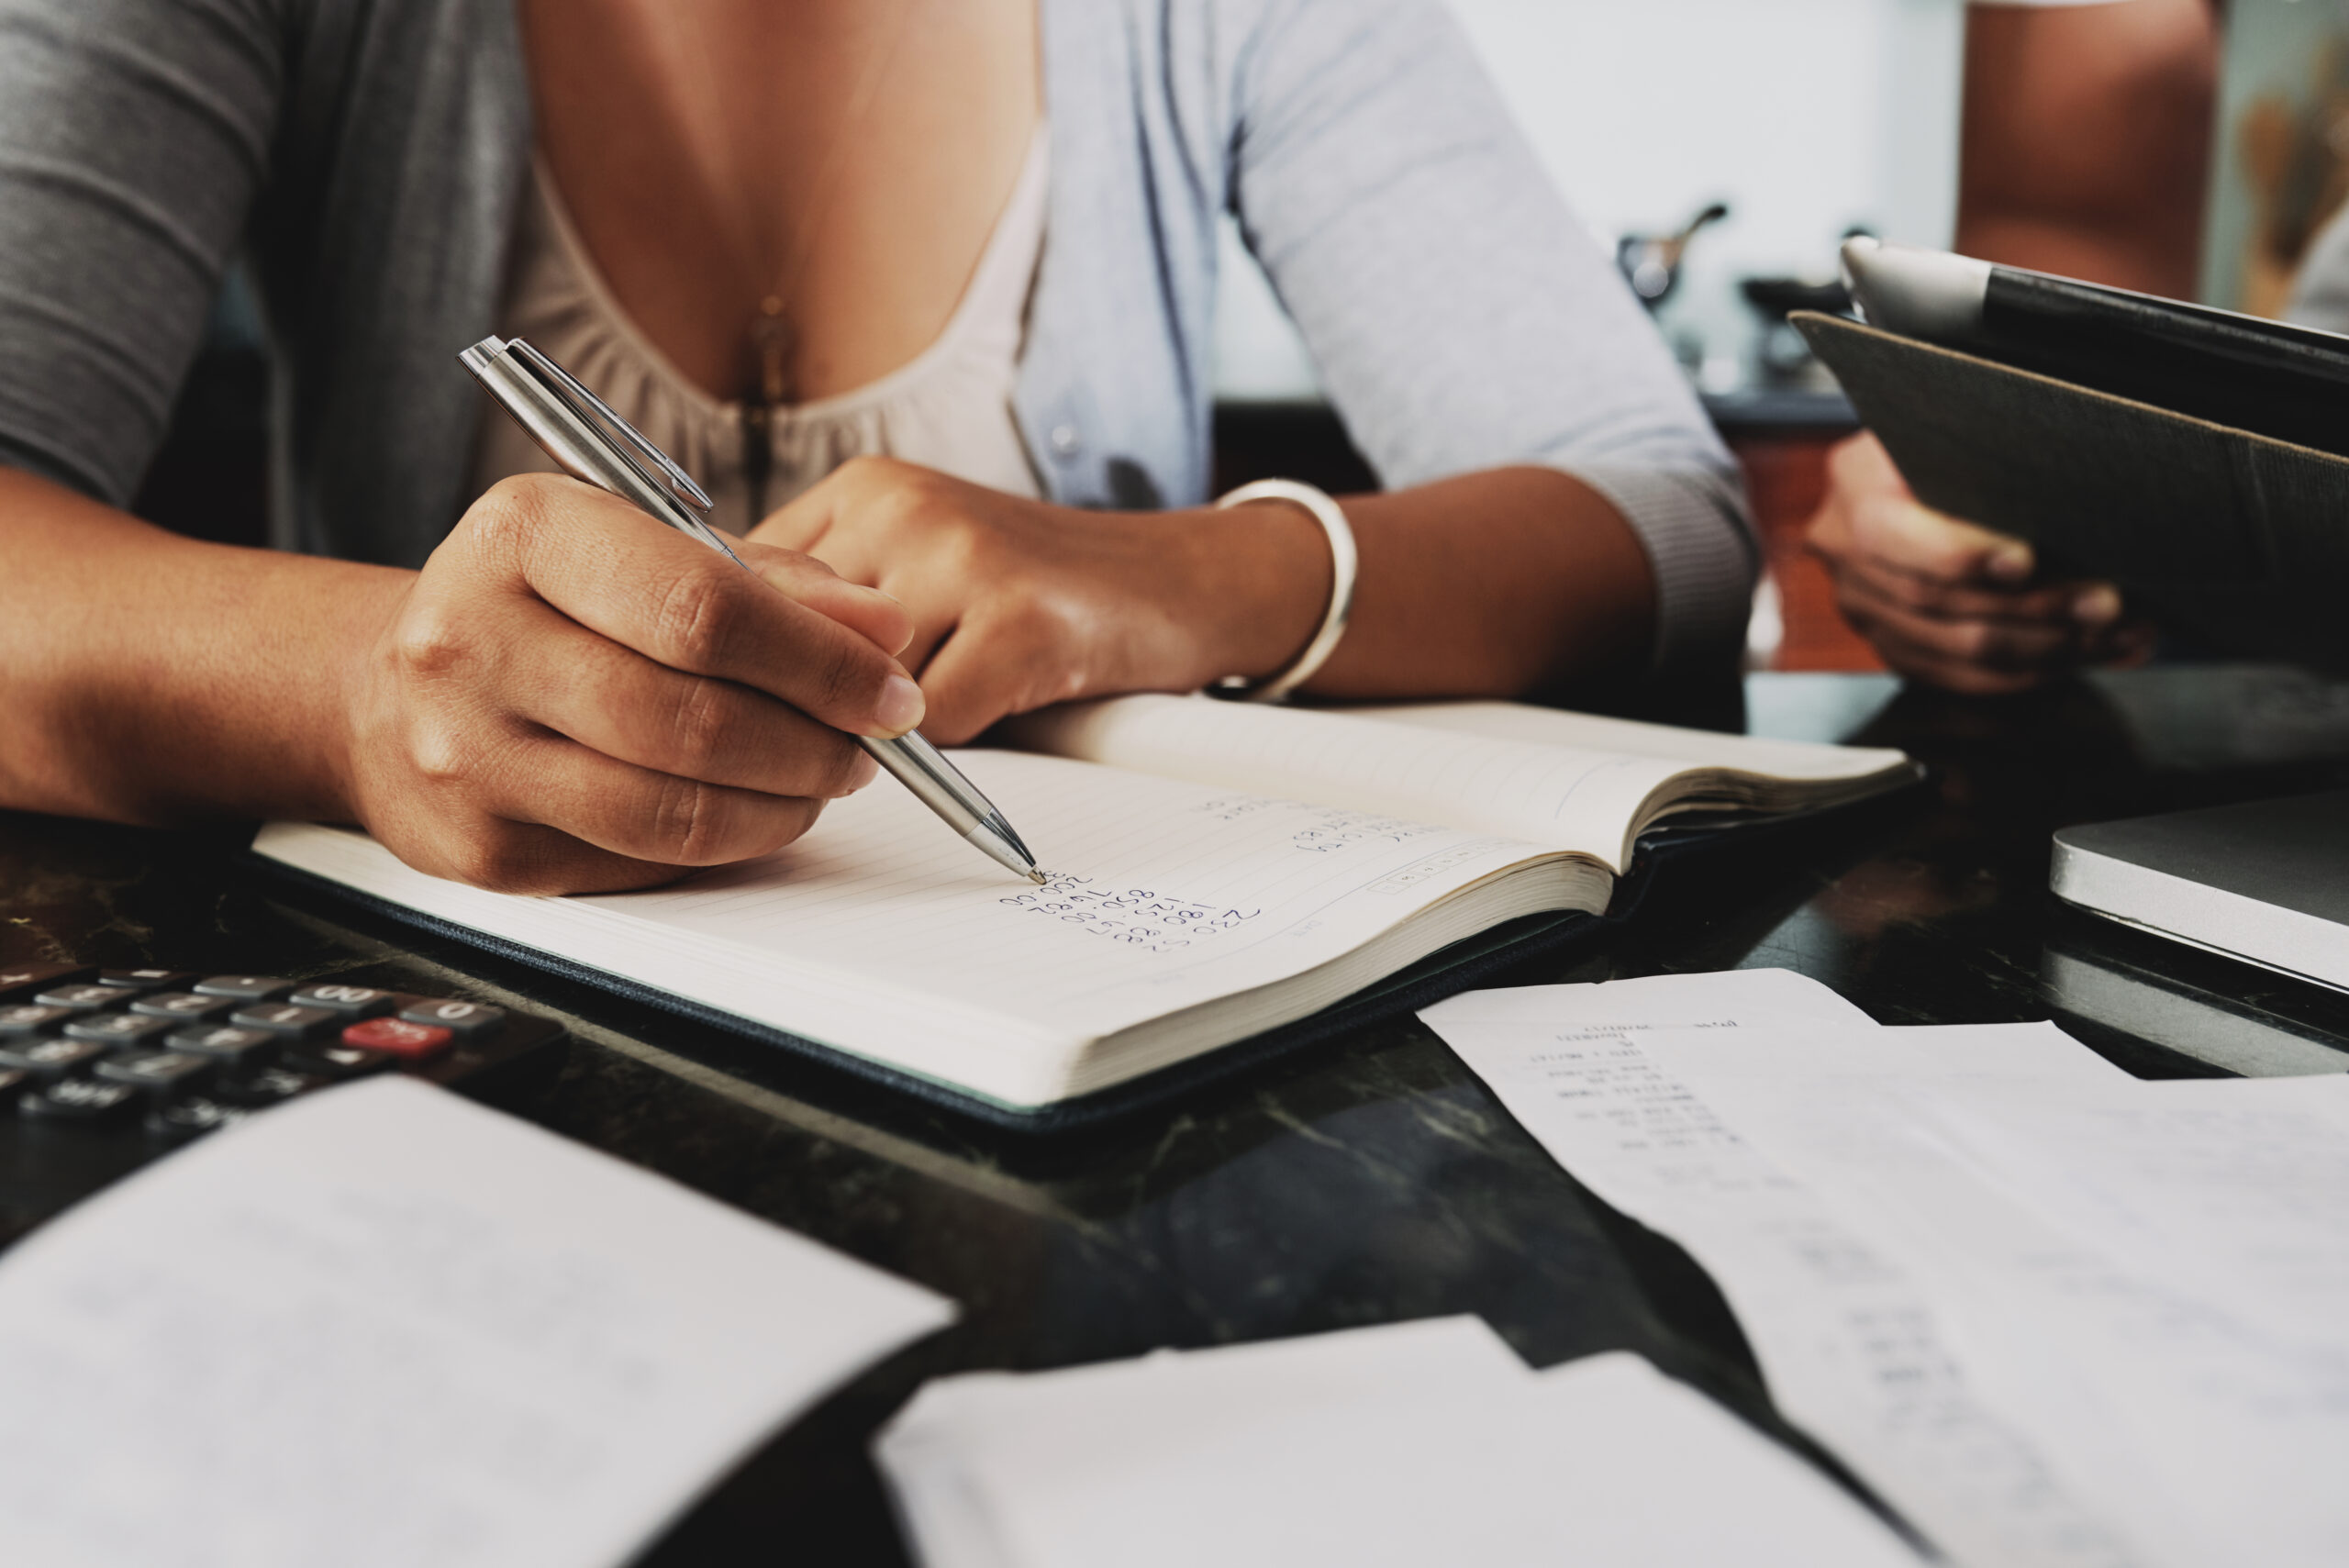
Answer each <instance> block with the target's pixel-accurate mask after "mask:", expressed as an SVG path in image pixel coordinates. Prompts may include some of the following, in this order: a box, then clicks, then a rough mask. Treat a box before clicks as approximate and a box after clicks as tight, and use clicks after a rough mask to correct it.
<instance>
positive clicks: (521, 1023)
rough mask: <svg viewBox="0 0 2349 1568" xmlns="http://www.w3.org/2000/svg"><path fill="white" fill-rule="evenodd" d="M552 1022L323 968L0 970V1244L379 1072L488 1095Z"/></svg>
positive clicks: (529, 1059)
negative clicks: (136, 1176)
mask: <svg viewBox="0 0 2349 1568" xmlns="http://www.w3.org/2000/svg"><path fill="white" fill-rule="evenodd" d="M564 1042H565V1037H564V1034H563V1030H562V1026H561V1025H560V1024H558V1023H556V1022H555V1021H554V1020H553V1019H551V1018H540V1017H537V1016H535V1015H533V1014H529V1013H525V1012H522V1011H520V1010H518V1009H516V1008H512V1007H505V1006H491V1005H489V1004H488V1003H486V1002H478V1001H473V1000H469V999H467V998H464V997H462V996H429V995H416V994H414V993H410V992H402V991H389V990H381V989H378V988H376V987H373V986H368V985H354V984H344V983H341V982H340V981H335V980H323V981H314V982H300V981H294V980H288V979H285V978H284V977H283V976H280V975H274V974H205V973H198V972H195V971H179V970H169V969H96V968H83V967H81V966H77V965H73V964H62V963H57V964H17V965H8V966H0V1246H6V1244H7V1243H8V1242H11V1241H13V1240H16V1239H17V1237H18V1236H21V1235H22V1234H23V1233H24V1232H25V1231H27V1230H28V1229H31V1228H32V1227H33V1226H35V1225H38V1224H39V1223H40V1222H41V1221H42V1220H43V1219H46V1218H49V1217H50V1215H52V1214H54V1213H55V1212H57V1211H58V1210H59V1209H61V1208H63V1207H66V1206H67V1205H68V1204H71V1203H72V1202H74V1201H75V1200H77V1199H79V1198H81V1197H83V1196H86V1195H88V1194H90V1193H92V1192H95V1191H96V1190H97V1189H98V1188H99V1187H102V1186H104V1185H106V1184H107V1183H108V1182H111V1181H113V1180H115V1179H116V1178H117V1177H119V1176H122V1175H125V1174H127V1173H129V1172H130V1171H132V1170H135V1169H137V1168H138V1167H139V1166H140V1165H143V1164H145V1163H147V1162H149V1161H150V1160H153V1159H156V1158H158V1157H160V1156H161V1155H163V1154H165V1153H168V1152H170V1151H172V1150H173V1149H175V1148H178V1147H180V1146H181V1145H183V1144H185V1143H188V1142H190V1141H192V1140H195V1139H199V1138H202V1137H204V1136H206V1134H208V1133H213V1132H217V1131H218V1130H220V1129H222V1128H225V1127H228V1126H231V1125H233V1124H235V1123H236V1122H239V1121H241V1120H242V1119H244V1118H246V1117H249V1116H252V1115H255V1114H257V1113H259V1112H261V1111H265V1110H267V1109H268V1108H269V1107H270V1106H275V1105H280V1104H283V1103H284V1101H287V1100H290V1099H295V1098H296V1097H298V1096H300V1095H306V1094H310V1093H313V1092H315V1091H317V1090H318V1089H323V1088H326V1087H328V1085H331V1084H345V1083H350V1082H351V1081H353V1080H355V1079H359V1078H365V1077H370V1076H373V1074H375V1073H408V1074H410V1075H412V1076H415V1077H418V1078H423V1079H427V1080H429V1081H430V1082H433V1083H436V1084H445V1085H447V1086H449V1087H451V1088H454V1089H458V1090H461V1091H463V1092H466V1093H475V1094H478V1093H482V1092H484V1091H487V1090H490V1089H492V1088H494V1087H496V1086H499V1085H503V1084H507V1083H510V1082H512V1081H514V1080H516V1079H517V1078H519V1077H521V1076H523V1075H524V1074H525V1073H526V1070H528V1069H529V1068H531V1067H534V1066H535V1067H539V1068H543V1069H546V1070H549V1071H551V1069H552V1067H553V1066H554V1065H555V1064H556V1063H557V1062H558V1061H559V1059H560V1055H561V1051H562V1046H563V1044H564Z"/></svg>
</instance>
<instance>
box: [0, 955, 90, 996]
mask: <svg viewBox="0 0 2349 1568" xmlns="http://www.w3.org/2000/svg"><path fill="white" fill-rule="evenodd" d="M88 973H90V971H89V969H88V968H87V967H86V966H84V965H83V964H78V963H7V964H0V1001H14V1000H15V999H16V998H17V995H18V994H20V993H23V994H30V993H32V992H35V991H39V990H43V989H45V988H47V987H49V986H51V985H61V984H64V983H65V982H67V981H69V980H79V979H81V978H82V977H83V976H84V975H86V974H88Z"/></svg>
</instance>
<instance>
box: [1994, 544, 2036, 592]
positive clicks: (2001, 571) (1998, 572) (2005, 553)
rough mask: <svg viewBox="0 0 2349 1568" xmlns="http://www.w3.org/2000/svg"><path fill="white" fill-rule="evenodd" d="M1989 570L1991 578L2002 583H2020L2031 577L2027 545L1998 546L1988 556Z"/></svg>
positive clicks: (2029, 551) (2029, 549)
mask: <svg viewBox="0 0 2349 1568" xmlns="http://www.w3.org/2000/svg"><path fill="white" fill-rule="evenodd" d="M1989 569H1990V575H1991V576H1993V577H1996V578H1998V579H2000V580H2001V581H2003V582H2008V583H2020V582H2021V581H2022V580H2023V579H2024V578H2026V577H2028V576H2030V575H2031V547H2030V546H2029V545H2027V544H2009V545H2002V546H2000V547H1999V548H1998V550H1993V551H1992V552H1991V554H1990V560H1989Z"/></svg>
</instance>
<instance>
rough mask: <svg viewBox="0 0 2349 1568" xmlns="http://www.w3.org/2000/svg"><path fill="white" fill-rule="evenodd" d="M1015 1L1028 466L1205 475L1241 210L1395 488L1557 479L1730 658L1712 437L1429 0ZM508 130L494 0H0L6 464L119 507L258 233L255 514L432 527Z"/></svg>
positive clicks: (1730, 618)
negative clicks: (1039, 85)
mask: <svg viewBox="0 0 2349 1568" xmlns="http://www.w3.org/2000/svg"><path fill="white" fill-rule="evenodd" d="M1041 6H1042V12H1041V20H1042V37H1043V56H1044V58H1043V79H1044V90H1045V98H1046V104H1047V112H1048V117H1049V122H1050V127H1051V136H1052V196H1051V210H1050V217H1049V219H1048V228H1047V238H1046V241H1045V250H1044V254H1043V258H1042V261H1041V264H1040V271H1039V273H1038V278H1037V283H1036V288H1035V293H1034V296H1033V299H1032V302H1031V306H1030V323H1029V335H1028V339H1027V346H1026V350H1025V352H1024V355H1023V358H1022V361H1021V364H1020V371H1019V385H1018V390H1017V395H1016V402H1017V412H1018V415H1019V424H1020V428H1021V430H1022V432H1023V435H1024V437H1025V439H1026V440H1027V441H1028V444H1029V447H1030V452H1031V454H1032V456H1033V457H1034V459H1035V462H1036V464H1037V468H1038V471H1039V472H1040V473H1041V475H1042V476H1043V480H1044V484H1045V488H1046V490H1047V492H1048V493H1049V494H1050V495H1052V497H1053V498H1055V499H1057V500H1061V501H1063V502H1068V503H1072V504H1076V505H1084V506H1119V507H1155V506H1186V505H1194V504H1197V502H1199V501H1201V500H1202V499H1204V498H1205V495H1206V491H1207V488H1208V472H1209V457H1210V453H1209V450H1208V447H1209V430H1208V412H1209V390H1210V387H1209V383H1210V373H1211V367H1210V362H1209V361H1210V351H1211V344H1210V318H1211V313H1212V307H1213V301H1214V295H1215V284H1216V224H1217V218H1218V215H1219V214H1220V213H1222V212H1224V211H1226V210H1230V211H1231V212H1233V213H1235V214H1237V216H1238V217H1239V219H1240V222H1241V231H1242V233H1243V234H1244V236H1245V238H1246V239H1247V241H1248V243H1249V245H1250V246H1251V248H1252V250H1253V251H1254V253H1255V255H1256V257H1257V258H1258V260H1259V261H1261V262H1262V263H1263V264H1264V269H1265V271H1266V272H1267V274H1268V275H1269V276H1270V277H1271V279H1272V281H1273V284H1274V285H1275V288H1276V289H1277V291H1278V292H1279V295H1280V297H1281V299H1282V301H1283V303H1284V304H1285V305H1286V306H1287V308H1288V310H1289V312H1290V313H1291V315H1292V316H1294V317H1295V318H1296V320H1297V325H1298V327H1299V328H1301V330H1302V332H1303V334H1304V337H1305V339H1306V342H1307V343H1308V346H1309V347H1310V349H1311V350H1312V352H1313V355H1314V358H1315V360H1316V361H1317V362H1318V364H1319V369H1320V372H1321V374H1322V377H1323V380H1324V382H1325V384H1326V385H1327V386H1328V388H1329V391H1330V396H1331V398H1332V400H1333V401H1334V403H1335V405H1336V406H1337V408H1338V410H1339V412H1340V413H1341V416H1342V417H1343V418H1344V420H1345V422H1346V425H1347V428H1348V429H1349V431H1350V432H1351V433H1352V435H1353V439H1354V440H1355V442H1356V443H1357V444H1358V445H1359V446H1360V447H1361V449H1362V450H1363V451H1364V454H1365V455H1366V456H1367V457H1368V458H1369V459H1370V461H1371V462H1372V464H1373V465H1374V467H1375V469H1376V471H1377V473H1378V474H1379V477H1380V479H1381V481H1382V483H1384V484H1387V485H1389V486H1394V487H1399V486H1403V485H1408V484H1418V483H1421V482H1425V481H1428V480H1431V479H1436V478H1439V477H1442V476H1443V475H1447V474H1453V473H1465V472H1469V471H1473V470H1476V469H1482V468H1490V467H1495V466H1498V465H1502V464H1508V463H1540V464H1548V465H1552V466H1554V467H1557V468H1560V469H1563V470H1565V471H1567V472H1569V473H1574V474H1575V475H1577V476H1579V477H1581V478H1582V479H1584V480H1585V481H1586V482H1588V483H1589V484H1592V485H1594V486H1595V487H1597V488H1598V490H1600V491H1601V492H1602V493H1604V494H1605V495H1607V496H1608V497H1609V499H1610V500H1612V501H1613V502H1614V503H1615V505H1616V506H1618V507H1619V508H1620V510H1621V511H1622V513H1623V515H1624V516H1625V517H1627V518H1629V519H1630V521H1631V526H1632V528H1634V529H1635V530H1636V531H1637V533H1638V535H1639V537H1640V539H1642V542H1643V543H1644V545H1645V546H1646V549H1647V551H1648V554H1649V556H1650V558H1651V559H1652V561H1653V565H1654V568H1655V575H1656V579H1657V584H1658V590H1659V595H1660V602H1659V606H1658V607H1659V615H1658V622H1659V629H1658V638H1657V647H1656V666H1655V671H1654V673H1655V674H1656V675H1657V676H1659V677H1663V678H1664V684H1667V685H1677V684H1680V679H1678V678H1686V677H1688V676H1698V678H1699V679H1700V680H1701V678H1702V674H1701V673H1702V672H1706V671H1714V672H1719V671H1724V670H1726V669H1727V668H1728V667H1729V666H1730V664H1731V662H1732V661H1733V659H1734V657H1735V652H1736V650H1737V648H1738V645H1739V643H1740V641H1741V639H1742V629H1743V627H1744V624H1745V612H1746V606H1747V602H1748V594H1749V591H1750V588H1751V584H1752V581H1753V572H1754V567H1755V552H1754V549H1753V542H1752V539H1751V537H1750V535H1749V533H1748V531H1747V528H1746V524H1745V521H1744V517H1743V514H1742V504H1741V497H1740V494H1739V489H1738V486H1737V483H1736V480H1735V478H1734V472H1735V471H1734V469H1733V467H1732V466H1731V463H1730V462H1729V459H1728V457H1727V455H1726V454H1725V453H1724V451H1723V450H1722V449H1721V447H1720V443H1719V442H1718V441H1717V440H1716V439H1714V437H1713V435H1712V433H1711V431H1710V429H1709V428H1708V426H1707V424H1706V422H1705V420H1704V417H1703V416H1702V413H1701V411H1700V410H1699V409H1698V406H1697V404H1696V402H1695V400H1694V398H1693V397H1692V396H1691V395H1690V394H1689V392H1688V390H1687V387H1686V385H1685V384H1683V382H1682V381H1681V378H1680V377H1679V375H1678V373H1676V371H1675V368H1674V367H1673V365H1672V364H1671V362H1670V361H1669V359H1668V358H1667V356H1666V355H1665V353H1664V350H1663V348H1662V346H1661V344H1660V343H1659V342H1658V340H1657V339H1656V336H1655V334H1654V332H1653V330H1652V329H1651V328H1650V327H1649V325H1648V323H1647V321H1646V320H1645V318H1644V317H1643V316H1642V313H1641V312H1640V310H1639V308H1638V306H1636V305H1635V304H1634V302H1633V301H1632V300H1631V296H1630V295H1629V293H1628V291H1626V290H1625V289H1624V288H1623V287H1622V286H1621V285H1620V282H1619V281H1618V280H1617V278H1616V277H1615V275H1614V272H1613V269H1612V268H1611V267H1610V266H1609V263H1608V261H1607V259H1606V257H1605V256H1604V255H1603V254H1602V252H1601V251H1600V250H1599V249H1598V246H1596V245H1595V244H1594V243H1592V241H1591V239H1589V237H1588V236H1587V235H1586V233H1585V232H1584V231H1583V230H1582V229H1581V228H1579V227H1577V225H1576V224H1575V221H1574V219H1573V218H1572V217H1570V216H1569V215H1568V214H1567V212H1566V211H1565V209H1564V206H1563V204H1562V203H1561V202H1560V200H1559V199H1558V197H1557V195H1555V193H1554V191H1553V188H1552V186H1551V183H1550V182H1549V180H1548V179H1547V178H1546V177H1545V175H1544V174H1543V172H1542V170H1541V169H1540V168H1539V166H1538V165H1537V163H1536V161H1535V160H1534V158H1533V156H1532V154H1531V151H1530V150H1529V149H1528V148H1527V147H1526V145H1525V144H1524V142H1523V140H1522V139H1521V138H1520V136H1519V135H1518V134H1517V132H1516V130H1515V128H1513V127H1512V126H1511V125H1510V123H1509V121H1508V117H1507V116H1506V114H1505V112H1504V111H1503V110H1502V108H1501V107H1500V106H1499V105H1498V103H1497V99H1496V97H1495V95H1494V94H1493V92H1492V90H1491V87H1490V85H1489V84H1488V83H1487V82H1486V79H1485V77H1484V75H1483V73H1482V72H1481V70H1480V69H1479V67H1478V66H1477V64H1476V62H1475V60H1474V58H1473V56H1472V55H1471V53H1470V51H1469V49H1468V47H1467V45H1466V43H1465V41H1464V39H1462V37H1461V36H1460V34H1459V32H1458V30H1457V29H1456V28H1455V27H1454V25H1453V22H1452V20H1451V18H1450V17H1449V16H1448V15H1447V14H1446V13H1445V11H1444V10H1443V8H1442V5H1441V4H1440V3H1439V0H1041ZM529 136H530V131H529V90H528V83H527V80H526V76H525V72H524V67H523V63H522V59H521V52H520V48H519V40H518V33H517V30H516V26H515V20H514V15H513V10H512V0H0V462H9V463H13V464H16V465H18V466H21V467H24V468H27V469H30V470H33V471H36V472H38V473H43V474H46V475H48V476H50V477H52V478H54V479H57V480H60V481H61V482H63V483H65V484H70V485H72V486H74V487H76V488H77V489H80V490H82V491H84V492H86V493H88V494H89V495H94V496H96V497H98V498H100V499H102V500H105V501H107V502H110V503H113V504H116V505H120V504H123V503H124V502H125V501H126V500H127V498H128V496H129V495H130V494H131V493H132V491H133V490H134V489H135V488H136V486H137V484H138V483H139V478H140V476H141V475H142V473H144V471H145V469H146V466H147V463H148V462H149V461H150V459H151V457H152V455H153V453H154V451H155V449H156V447H157V445H158V444H159V443H160V441H161V438H162V435H163V433H164V429H165V426H166V422H167V420H168V418H169V416H170V411H171V407H172V404H173V395H174V393H175V390H176V388H177V387H178V384H179V383H180V381H181V379H182V377H183V376H184V373H185V372H186V368H187V365H188V362H189V360H190V358H191V356H192V355H193V353H194V351H195V347H196V343H197V339H198V337H199V334H200V331H201V328H202V326H203V322H204V319H205V316H206V306H207V305H208V303H209V302H210V300H211V299H212V297H213V295H214V294H215V292H216V291H217V287H218V285H219V283H220V279H221V275H222V272H223V269H224V267H225V266H226V265H227V263H228V261H229V259H230V258H231V256H232V254H234V253H235V252H237V251H238V250H239V247H240V246H241V247H246V248H248V250H249V254H250V257H251V260H252V263H253V266H254V270H255V273H256V275H257V277H258V279H259V281H260V284H261V288H262V296H263V305H264V309H265V311H266V314H267V316H268V318H269V322H270V328H271V336H272V339H273V345H274V350H275V352H276V355H277V360H278V365H279V371H280V373H279V374H278V375H277V376H276V377H275V383H274V384H275V389H276V391H275V396H276V400H277V405H278V406H277V408H276V411H275V412H276V432H277V439H276V443H275V449H276V454H277V455H276V489H275V495H274V500H275V510H274V524H273V526H274V528H275V529H276V535H277V541H278V542H279V543H280V544H282V545H284V546H286V547H288V548H294V549H300V550H311V551H317V552H320V553H328V554H334V555H340V556H347V557H351V558H354V559H358V560H365V561H377V562H395V563H399V564H406V565H413V564H416V563H417V562H421V561H422V560H423V558H424V557H425V556H426V555H427V554H428V553H429V552H430V550H432V548H433V546H434V545H435V544H436V543H438V542H439V540H440V539H441V537H442V536H443V535H444V534H445V533H446V532H447V531H448V529H449V528H450V526H451V524H452V523H453V522H454V521H455V519H456V517H458V516H459V514H460V512H461V511H462V506H463V505H464V504H465V502H466V501H467V500H468V499H469V497H468V496H467V495H465V494H464V492H463V489H462V486H463V484H464V480H465V475H466V470H467V458H468V453H469V445H470V441H471V438H472V432H473V428H474V422H475V420H476V419H477V418H478V417H479V414H480V403H479V394H478V393H477V392H476V391H475V390H474V389H473V385H472V384H471V382H470V381H469V380H468V379H467V378H466V377H465V376H464V375H463V374H462V373H460V372H459V370H458V369H457V367H456V365H455V363H454V360H453V356H454V355H455V353H456V351H457V350H459V349H460V348H462V347H463V346H464V345H465V344H467V343H470V342H472V341H473V340H474V339H478V338H480V337H482V336H483V335H484V334H485V333H487V332H488V331H490V330H491V329H492V326H493V321H494V317H495V311H496V308H497V305H498V302H499V297H500V293H501V287H502V284H503V272H504V264H505V256H506V250H507V235H508V231H509V228H510V227H511V219H512V215H513V211H514V206H515V202H516V197H517V193H518V190H519V189H520V186H521V181H522V175H523V172H524V170H525V168H526V166H527V161H528V156H529ZM1675 677H1676V678H1675Z"/></svg>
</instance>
